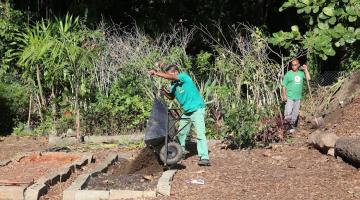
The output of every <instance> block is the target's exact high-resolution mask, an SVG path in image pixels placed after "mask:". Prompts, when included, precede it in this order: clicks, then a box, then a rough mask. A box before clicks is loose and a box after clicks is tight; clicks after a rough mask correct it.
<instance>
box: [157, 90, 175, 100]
mask: <svg viewBox="0 0 360 200" xmlns="http://www.w3.org/2000/svg"><path fill="white" fill-rule="evenodd" d="M160 93H161V94H162V95H164V96H166V97H167V98H168V99H170V100H173V99H174V98H175V97H174V96H173V95H172V94H171V93H170V92H169V90H166V89H165V88H161V89H160Z"/></svg>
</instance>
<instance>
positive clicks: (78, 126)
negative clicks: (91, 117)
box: [75, 83, 81, 139]
mask: <svg viewBox="0 0 360 200" xmlns="http://www.w3.org/2000/svg"><path fill="white" fill-rule="evenodd" d="M79 89H80V88H79V83H76V86H75V112H76V120H75V121H76V122H75V123H76V138H77V139H80V136H81V135H80V108H79V106H80V105H79Z"/></svg>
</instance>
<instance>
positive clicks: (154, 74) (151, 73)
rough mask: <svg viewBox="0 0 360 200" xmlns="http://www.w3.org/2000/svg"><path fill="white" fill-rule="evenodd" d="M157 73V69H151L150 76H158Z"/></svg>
mask: <svg viewBox="0 0 360 200" xmlns="http://www.w3.org/2000/svg"><path fill="white" fill-rule="evenodd" d="M156 73H157V71H155V70H150V71H148V74H149V75H150V76H156Z"/></svg>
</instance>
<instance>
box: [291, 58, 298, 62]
mask: <svg viewBox="0 0 360 200" xmlns="http://www.w3.org/2000/svg"><path fill="white" fill-rule="evenodd" d="M294 61H297V62H298V63H300V60H299V59H297V58H294V59H292V60H291V61H290V63H292V62H294Z"/></svg>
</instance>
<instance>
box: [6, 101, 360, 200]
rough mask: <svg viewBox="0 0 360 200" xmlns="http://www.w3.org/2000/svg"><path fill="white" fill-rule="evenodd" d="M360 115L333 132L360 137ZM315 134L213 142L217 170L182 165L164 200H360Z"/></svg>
mask: <svg viewBox="0 0 360 200" xmlns="http://www.w3.org/2000/svg"><path fill="white" fill-rule="evenodd" d="M359 110H360V97H357V98H354V100H353V102H352V103H351V104H350V105H348V106H346V107H345V108H343V109H340V110H337V111H335V112H333V113H332V114H330V115H328V116H326V117H325V122H326V129H327V131H333V132H334V133H336V134H337V135H339V136H357V135H360V134H359V130H360V129H359V128H360V127H359V123H358V120H359V117H360V112H359ZM310 133H311V130H307V129H304V128H303V127H301V128H300V129H299V131H298V132H296V133H295V134H294V136H293V138H292V139H289V140H288V141H287V143H282V144H273V145H271V148H268V149H252V150H223V149H221V148H220V146H221V145H220V143H219V142H210V150H211V153H210V158H211V164H212V166H210V167H199V166H198V165H197V161H198V159H197V157H196V156H191V157H189V158H187V159H186V160H184V161H182V163H181V164H182V165H183V166H184V169H181V170H179V171H178V173H177V174H176V175H175V177H174V181H173V186H172V190H171V196H170V197H161V198H159V199H225V198H226V199H360V173H359V170H358V169H357V168H355V167H353V166H351V165H349V164H347V163H345V162H343V161H341V160H340V159H336V158H334V157H331V156H327V155H324V154H321V153H320V152H319V151H317V150H315V149H313V148H311V147H309V146H308V145H307V144H306V142H305V141H306V139H307V137H308V136H309V134H310ZM46 147H47V145H46V142H44V141H43V140H42V139H36V140H35V139H32V138H16V137H13V136H10V137H8V138H5V140H4V141H3V142H0V158H1V159H4V158H9V157H11V156H12V155H15V154H16V153H18V152H23V151H26V152H28V151H33V150H41V149H45V148H46ZM86 151H87V150H86ZM92 151H93V152H94V153H95V154H96V157H97V163H100V162H102V160H103V159H104V158H105V157H106V155H108V153H109V152H120V151H127V150H122V149H119V148H114V147H113V148H112V149H107V150H104V149H94V150H92ZM138 151H139V150H137V151H135V153H138ZM135 153H134V154H135ZM97 163H92V164H90V165H87V166H85V167H84V168H83V169H82V170H78V171H77V172H76V173H74V174H73V175H72V176H71V177H70V179H69V180H68V181H66V182H64V183H59V184H57V185H55V186H54V187H52V188H50V190H49V193H48V194H47V195H45V196H43V197H41V199H42V200H45V199H49V200H50V199H55V200H57V199H59V200H60V199H62V191H63V190H64V189H66V188H67V187H68V186H69V185H70V184H71V183H72V182H73V181H74V180H75V178H76V177H77V176H79V175H80V174H82V173H85V172H88V171H89V170H91V169H93V168H94V167H95V166H96V164H97ZM135 171H136V170H135ZM190 179H202V180H204V182H205V184H204V185H197V184H190V183H188V181H189V180H190Z"/></svg>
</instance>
